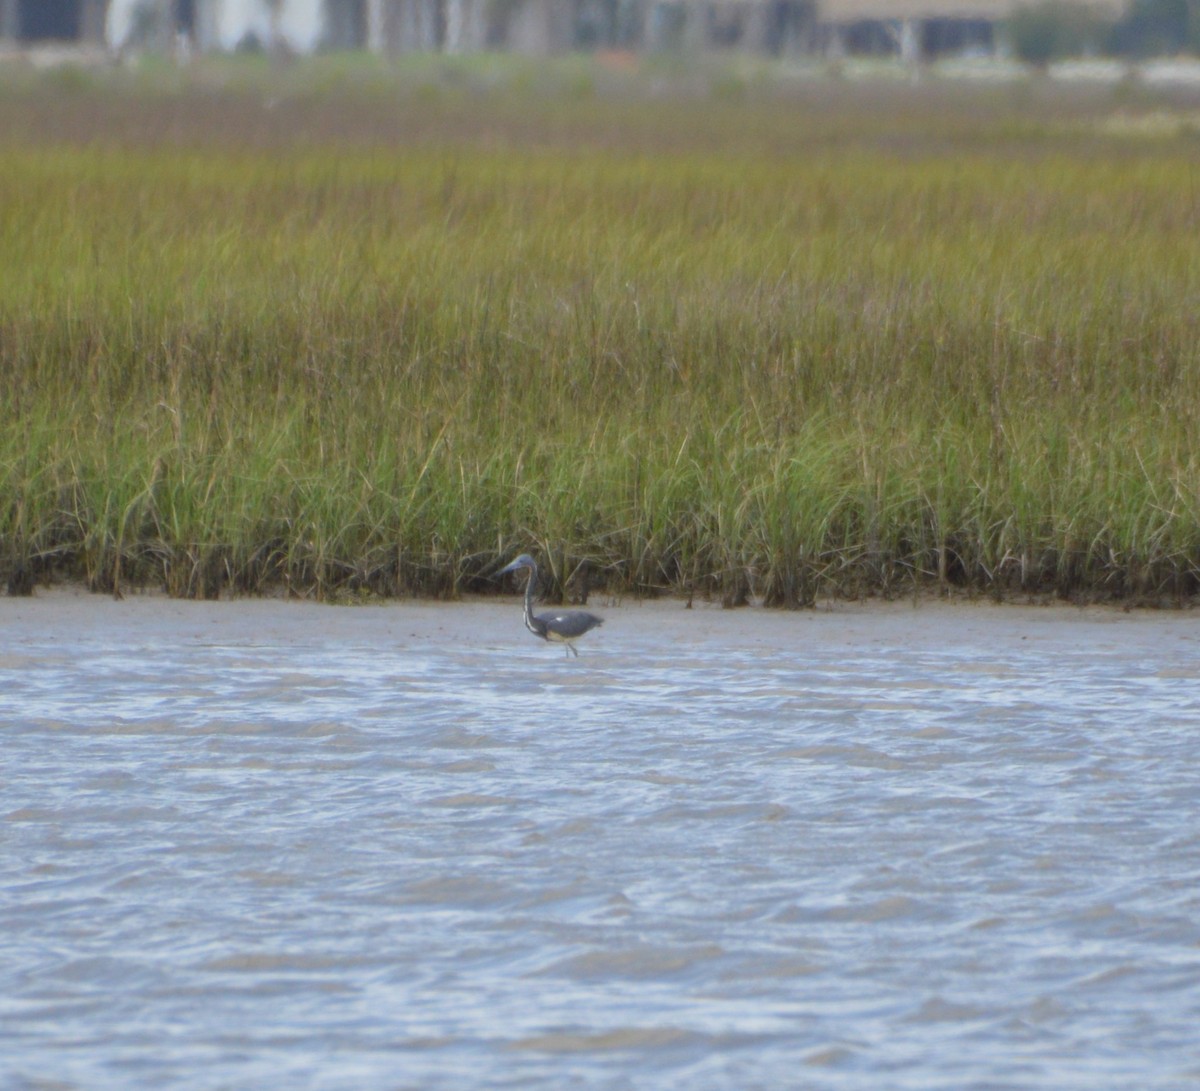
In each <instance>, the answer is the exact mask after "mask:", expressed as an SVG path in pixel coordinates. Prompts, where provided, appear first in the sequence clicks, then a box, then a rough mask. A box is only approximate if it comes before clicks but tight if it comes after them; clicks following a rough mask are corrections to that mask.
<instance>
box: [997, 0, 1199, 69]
mask: <svg viewBox="0 0 1200 1091" xmlns="http://www.w3.org/2000/svg"><path fill="white" fill-rule="evenodd" d="M1008 33H1009V37H1010V39H1011V41H1012V46H1013V50H1014V52H1015V53H1016V55H1017V56H1018V57H1020V58H1021V59H1022V60H1024V61H1029V62H1031V63H1033V64H1045V63H1046V62H1047V61H1051V60H1054V59H1055V58H1058V57H1078V56H1087V55H1093V56H1099V55H1107V56H1118V57H1131V58H1136V57H1149V56H1161V55H1163V54H1175V53H1200V0H1133V3H1132V4H1131V5H1130V7H1129V9H1128V11H1127V12H1126V13H1125V15H1123V16H1122V17H1121V18H1119V19H1111V18H1108V17H1106V16H1104V15H1102V14H1100V13H1098V12H1097V11H1095V10H1094V9H1089V8H1088V7H1086V6H1085V5H1081V4H1078V3H1073V2H1071V0H1038V2H1036V3H1031V4H1029V5H1027V6H1025V7H1022V8H1020V9H1019V10H1018V11H1017V13H1016V14H1015V15H1013V16H1012V17H1011V18H1010V19H1009V21H1008Z"/></svg>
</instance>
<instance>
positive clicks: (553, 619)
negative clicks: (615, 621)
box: [496, 553, 604, 656]
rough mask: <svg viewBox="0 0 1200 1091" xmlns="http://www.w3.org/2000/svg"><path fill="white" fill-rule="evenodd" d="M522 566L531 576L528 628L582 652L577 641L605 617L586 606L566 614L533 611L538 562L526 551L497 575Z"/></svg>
mask: <svg viewBox="0 0 1200 1091" xmlns="http://www.w3.org/2000/svg"><path fill="white" fill-rule="evenodd" d="M518 568H528V569H529V580H528V582H526V584H525V628H526V629H528V630H529V631H530V632H531V633H533V635H534V636H540V637H541V638H542V639H543V640H552V641H554V642H555V643H558V644H565V645H566V646H567V651H568V652H570V653H571V654H572V655H576V656H577V655H579V653H578V652H577V651H576V650H575V641H576V640H578V639H579V638H580V637H581V636H583V634H584V633H586V632H588V631H589V630H591V629H594V628H596V626H597V625H603V624H604V619H603V618H599V617H596V615H595V614H589V613H588V612H587V611H586V610H568V611H567V612H566V613H565V614H535V613H534V612H533V586H534V584H536V583H537V577H538V569H537V562H536V561H535V560H534V559H533V558H532V557H531V556H530V555H529V554H528V553H522V554H521V555H520V556H519V557H518V558H517V559H516V560H515V561H513V563H512V564H510V565H509V566H508V567H507V568H502V569H500V571H499V572H497V573H496V575H497V576H504V575H507V574H508V573H509V572H515V571H516V570H517V569H518Z"/></svg>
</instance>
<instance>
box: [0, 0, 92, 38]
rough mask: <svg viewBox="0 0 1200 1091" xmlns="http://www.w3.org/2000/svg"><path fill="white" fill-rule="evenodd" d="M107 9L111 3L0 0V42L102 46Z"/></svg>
mask: <svg viewBox="0 0 1200 1091" xmlns="http://www.w3.org/2000/svg"><path fill="white" fill-rule="evenodd" d="M107 8H108V0H0V40H6V41H10V42H86V43H91V44H96V45H100V44H103V42H104V40H105V14H106V11H107Z"/></svg>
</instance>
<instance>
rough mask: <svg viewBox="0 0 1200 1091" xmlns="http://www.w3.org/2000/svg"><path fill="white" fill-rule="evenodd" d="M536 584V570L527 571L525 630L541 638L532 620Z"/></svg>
mask: <svg viewBox="0 0 1200 1091" xmlns="http://www.w3.org/2000/svg"><path fill="white" fill-rule="evenodd" d="M535 583H537V569H536V568H531V569H530V570H529V579H528V580H526V581H525V628H526V629H528V630H529V631H530V632H531V633H537V635H538V636H541V635H542V634H541V632H540V630H539V629H538V627H537V625H536V624H535V623H534V620H533V591H534V587H533V585H534V584H535Z"/></svg>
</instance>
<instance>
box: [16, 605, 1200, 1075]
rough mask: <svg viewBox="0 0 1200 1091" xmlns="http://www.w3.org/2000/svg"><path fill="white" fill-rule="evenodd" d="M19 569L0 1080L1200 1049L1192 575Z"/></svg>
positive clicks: (901, 1066)
mask: <svg viewBox="0 0 1200 1091" xmlns="http://www.w3.org/2000/svg"><path fill="white" fill-rule="evenodd" d="M5 601H6V605H5V608H4V613H3V614H0V636H2V637H3V643H4V646H5V648H6V651H5V654H4V658H3V661H2V662H0V673H2V674H3V683H4V684H3V686H0V722H2V723H3V725H4V728H3V730H4V746H3V750H2V751H0V788H2V790H3V797H2V802H0V1085H3V1086H13V1087H35V1086H59V1087H66V1088H88V1089H91V1088H98V1087H99V1088H103V1087H109V1086H111V1087H121V1088H131V1087H141V1086H145V1087H159V1086H163V1085H170V1086H172V1087H181V1088H198V1089H199V1088H204V1089H207V1088H221V1087H230V1086H239V1087H240V1086H257V1085H260V1084H264V1083H267V1082H268V1081H275V1082H280V1081H282V1082H283V1083H284V1084H285V1085H286V1086H288V1087H298V1088H305V1087H313V1088H322V1089H325V1088H335V1089H337V1088H361V1087H367V1086H397V1087H421V1088H430V1089H440V1088H447V1089H448V1088H455V1089H458V1088H462V1087H470V1086H487V1087H497V1088H505V1087H513V1088H523V1089H525V1088H532V1087H545V1088H559V1087H564V1086H579V1087H596V1088H609V1087H614V1088H615V1087H632V1086H636V1087H656V1088H657V1087H662V1088H680V1089H683V1088H687V1089H689V1091H692V1089H697V1088H699V1089H705V1088H714V1089H715V1088H722V1089H724V1088H729V1087H747V1088H749V1087H786V1086H798V1085H802V1086H815V1087H830V1088H840V1087H846V1088H858V1087H863V1086H884V1085H886V1086H888V1087H891V1088H898V1089H904V1088H922V1089H926V1088H939V1087H942V1088H956V1089H959V1088H970V1087H989V1088H1006V1087H1007V1088H1034V1087H1061V1086H1122V1085H1124V1084H1126V1083H1130V1082H1133V1081H1134V1080H1136V1081H1137V1083H1138V1085H1139V1086H1140V1087H1143V1088H1147V1089H1155V1088H1162V1089H1166V1088H1175V1087H1180V1086H1185V1085H1188V1084H1190V1083H1195V1082H1196V1080H1197V1078H1198V1073H1200V1066H1198V1064H1197V1055H1196V1052H1195V1046H1194V1041H1195V1030H1194V1027H1195V1021H1196V1014H1197V1012H1198V1011H1200V923H1198V922H1200V822H1198V821H1197V819H1198V818H1200V734H1198V733H1197V732H1196V730H1195V724H1196V723H1197V722H1198V717H1197V713H1198V712H1200V696H1198V695H1200V690H1198V688H1197V681H1198V679H1200V667H1198V664H1200V655H1198V653H1200V631H1198V630H1197V628H1196V626H1195V623H1194V622H1193V621H1192V620H1191V619H1190V617H1188V616H1186V615H1151V616H1139V615H1133V616H1131V617H1116V616H1115V615H1107V614H1087V615H1077V614H1074V613H1070V612H1066V611H1036V610H1003V609H1000V610H997V609H991V608H973V607H957V608H926V609H923V610H921V611H915V612H914V611H912V610H908V609H901V608H896V609H892V610H887V609H883V610H873V609H866V610H853V609H847V610H844V611H841V612H837V611H834V612H830V613H825V614H822V613H807V614H774V613H765V612H757V613H754V614H748V613H728V612H722V611H710V612H703V611H698V612H689V611H684V610H682V609H680V608H678V607H675V606H670V605H659V606H656V607H627V608H624V609H613V610H610V611H609V612H608V613H609V616H608V618H607V623H606V625H605V628H604V629H603V630H602V631H601V632H600V633H599V634H597V635H596V637H595V639H592V637H590V636H589V641H590V643H589V644H588V645H587V646H586V650H585V651H584V652H583V655H582V656H581V658H580V659H579V660H568V659H565V658H564V657H563V656H562V655H561V654H560V653H559V651H558V650H557V649H553V648H546V647H544V646H542V645H539V644H537V643H536V642H534V641H532V640H529V639H527V634H525V633H524V632H523V631H522V630H521V629H520V625H519V617H517V616H515V614H514V611H513V608H512V607H503V606H490V605H489V606H461V607H416V606H407V607H406V606H397V607H388V608H363V609H352V610H348V609H331V608H320V607H313V606H301V605H297V604H285V603H223V604H218V605H215V606H208V605H204V604H167V603H163V602H160V601H155V600H146V601H136V600H135V601H131V602H127V603H122V604H112V603H107V602H105V601H103V600H98V599H90V598H82V599H66V600H64V599H61V598H57V599H56V598H55V597H53V596H50V597H49V598H47V599H46V600H45V601H36V600H35V601H34V602H32V603H21V604H16V603H15V600H5ZM798 1074H799V1075H798Z"/></svg>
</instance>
